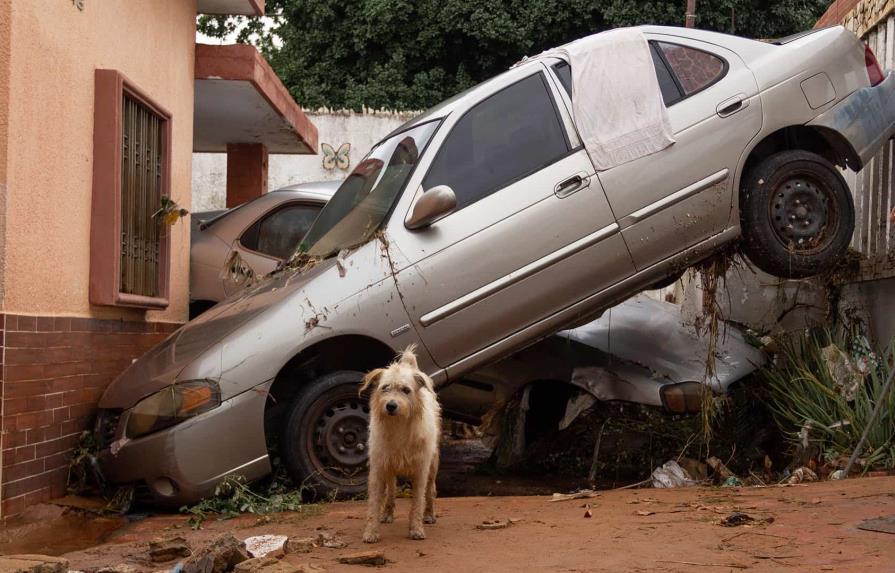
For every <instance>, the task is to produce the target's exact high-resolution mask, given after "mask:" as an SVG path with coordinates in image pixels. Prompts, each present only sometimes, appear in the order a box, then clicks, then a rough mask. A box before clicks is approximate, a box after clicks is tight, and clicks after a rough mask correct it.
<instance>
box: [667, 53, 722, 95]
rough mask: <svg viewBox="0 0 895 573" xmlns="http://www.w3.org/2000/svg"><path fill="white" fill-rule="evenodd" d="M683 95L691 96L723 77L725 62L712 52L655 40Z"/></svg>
mask: <svg viewBox="0 0 895 573" xmlns="http://www.w3.org/2000/svg"><path fill="white" fill-rule="evenodd" d="M655 45H656V46H658V48H659V50H661V52H662V55H663V56H664V57H665V61H666V62H668V65H669V67H670V68H671V71H672V72H674V75H675V77H676V78H677V81H678V83H679V84H680V86H681V89H683V91H684V95H686V96H691V95H693V94H695V93H696V92H698V91H702V90H704V89H705V88H707V87H709V86H710V85H712V84H713V83H715V82H717V81H718V80H720V79H721V78H722V77H724V74H725V73H726V72H727V62H725V61H724V60H722V59H721V58H719V57H718V56H716V55H714V54H710V53H708V52H704V51H702V50H697V49H696V48H691V47H689V46H681V45H679V44H669V43H666V42H656V44H655Z"/></svg>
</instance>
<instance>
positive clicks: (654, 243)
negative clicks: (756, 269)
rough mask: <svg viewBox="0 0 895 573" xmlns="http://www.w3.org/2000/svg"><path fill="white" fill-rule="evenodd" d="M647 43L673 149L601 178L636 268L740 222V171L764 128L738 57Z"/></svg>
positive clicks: (709, 48)
mask: <svg viewBox="0 0 895 573" xmlns="http://www.w3.org/2000/svg"><path fill="white" fill-rule="evenodd" d="M650 40H651V41H650V46H651V50H652V52H653V61H654V64H655V65H656V71H657V74H658V76H659V83H660V86H661V87H662V91H663V96H664V99H665V103H666V106H667V107H668V116H669V120H670V123H671V130H672V132H673V134H674V139H675V143H674V144H673V145H671V146H669V147H667V148H666V149H664V150H662V151H660V152H658V153H654V154H652V155H648V156H646V157H642V158H640V159H637V160H635V161H631V162H629V163H625V164H622V165H619V166H617V167H614V168H612V169H608V170H606V171H602V172H600V173H599V178H600V182H601V183H602V185H603V188H604V189H605V190H606V195H607V197H608V199H609V204H610V205H612V209H613V212H614V213H615V216H616V217H617V218H618V222H619V226H620V228H621V231H622V235H623V236H624V238H625V241H626V242H627V245H628V247H629V248H630V250H631V255H632V257H633V258H634V263H635V265H636V266H637V269H638V270H644V269H646V268H649V267H650V266H652V265H654V264H656V263H659V262H661V261H662V260H664V259H666V258H667V257H669V256H671V255H674V254H676V253H679V252H681V251H683V250H685V249H686V248H688V247H690V246H692V245H695V244H696V243H699V242H700V241H702V240H704V239H707V238H709V237H711V236H712V235H716V234H718V233H720V232H722V231H724V230H725V229H727V228H728V227H730V226H731V225H733V224H734V223H735V221H733V220H732V213H733V212H734V211H733V210H732V201H733V199H734V198H736V196H737V194H736V193H735V192H734V184H735V181H734V179H735V175H736V172H737V165H738V163H739V161H740V158H741V156H742V154H743V151H744V150H745V149H746V147H747V145H748V143H749V141H750V140H752V138H754V137H755V136H756V135H757V134H758V132H759V130H760V129H761V122H762V112H761V100H760V98H759V96H758V86H757V84H756V82H755V78H754V76H753V75H752V72H751V71H750V70H749V69H748V68H747V67H746V66H745V64H744V63H743V62H742V60H741V59H740V58H739V57H738V56H737V55H736V54H735V53H733V52H731V51H729V50H726V49H724V48H722V47H720V46H716V45H714V44H705V43H702V42H698V41H695V40H690V39H685V38H680V37H676V36H661V35H651V36H650Z"/></svg>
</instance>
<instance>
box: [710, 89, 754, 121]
mask: <svg viewBox="0 0 895 573" xmlns="http://www.w3.org/2000/svg"><path fill="white" fill-rule="evenodd" d="M748 105H749V100H748V99H746V95H745V94H737V95H735V96H733V97H732V98H729V99H726V100H724V101H722V102H721V103H719V104H718V107H716V108H715V111H716V112H718V116H719V117H727V116H729V115H733V114H735V113H736V112H738V111H740V110H741V109H743V108H745V107H747V106H748Z"/></svg>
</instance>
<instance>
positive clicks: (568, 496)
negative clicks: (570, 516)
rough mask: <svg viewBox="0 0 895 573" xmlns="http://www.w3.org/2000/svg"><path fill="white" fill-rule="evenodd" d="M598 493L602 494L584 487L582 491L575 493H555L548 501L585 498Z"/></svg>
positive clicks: (595, 495)
mask: <svg viewBox="0 0 895 573" xmlns="http://www.w3.org/2000/svg"><path fill="white" fill-rule="evenodd" d="M598 495H600V494H598V493H597V492H595V491H594V490H592V489H582V490H580V491H576V492H573V493H554V494H553V497H551V498H550V499H549V500H547V501H550V502H554V501H569V500H571V499H585V498H590V497H597V496H598Z"/></svg>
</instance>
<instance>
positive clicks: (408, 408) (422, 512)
mask: <svg viewBox="0 0 895 573" xmlns="http://www.w3.org/2000/svg"><path fill="white" fill-rule="evenodd" d="M413 351H414V347H413V346H410V347H409V348H407V350H405V351H404V352H402V353H401V355H400V356H399V357H398V359H397V360H395V361H394V362H392V364H391V365H389V367H388V368H377V369H376V370H373V371H372V372H370V373H369V374H367V375H366V376H365V377H364V383H363V386H362V387H361V391H362V392H363V391H364V390H365V389H367V388H368V387H371V386H372V387H373V391H372V394H371V395H370V434H369V436H370V438H369V455H370V477H369V480H368V482H367V499H368V502H367V526H366V529H364V542H366V543H375V542H377V541H379V523H380V522H382V523H391V522H392V521H394V519H395V480H396V479H397V478H398V477H405V478H410V480H411V481H412V487H413V501H412V503H411V505H410V538H411V539H425V538H426V533H425V532H424V531H423V523H435V474H437V473H438V441H439V438H440V436H441V406H439V405H438V399H437V398H436V396H435V389H434V387H433V384H432V379H431V378H429V377H428V376H426V374H425V373H423V372H421V371H420V369H419V367H418V366H417V362H416V356H415V355H414V353H413Z"/></svg>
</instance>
